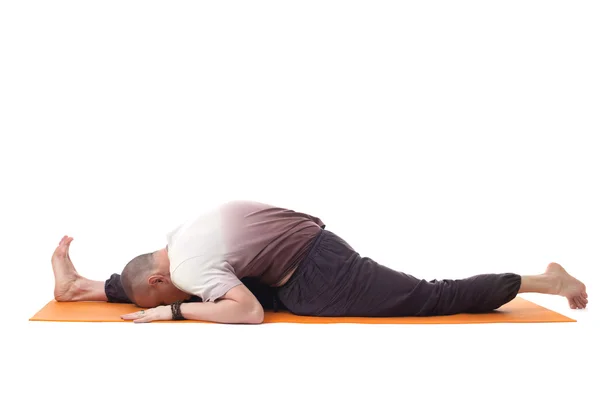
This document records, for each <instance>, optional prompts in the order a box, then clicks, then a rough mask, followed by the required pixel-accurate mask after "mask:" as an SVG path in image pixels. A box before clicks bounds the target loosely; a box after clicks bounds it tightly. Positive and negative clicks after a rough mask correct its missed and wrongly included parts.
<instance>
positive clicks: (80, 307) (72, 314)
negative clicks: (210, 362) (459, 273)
mask: <svg viewBox="0 0 600 400" xmlns="http://www.w3.org/2000/svg"><path fill="white" fill-rule="evenodd" d="M139 310H141V308H138V307H135V306H134V305H132V304H116V303H105V302H73V303H62V302H61V303H59V302H56V301H54V300H52V301H50V302H49V303H48V304H46V305H45V306H44V307H43V308H42V309H41V310H40V311H38V312H37V313H36V314H35V315H34V316H33V317H31V318H30V319H29V320H30V321H56V322H131V321H123V320H122V319H121V318H120V316H121V315H123V314H128V313H130V312H134V311H139ZM282 322H288V323H296V324H332V323H350V324H486V323H516V322H576V321H575V320H574V319H571V318H568V317H566V316H564V315H561V314H559V313H557V312H554V311H552V310H548V309H547V308H544V307H542V306H540V305H537V304H535V303H532V302H530V301H528V300H525V299H523V298H521V297H516V298H515V299H514V300H513V301H511V302H510V303H507V304H505V305H504V306H502V307H500V308H499V309H498V310H496V311H494V312H491V313H486V314H458V315H448V316H440V317H390V318H363V317H360V318H358V317H335V318H331V317H302V316H297V315H293V314H290V313H289V312H284V311H279V312H276V313H275V312H271V311H266V312H265V320H264V323H282ZM152 323H208V322H204V321H154V322H152Z"/></svg>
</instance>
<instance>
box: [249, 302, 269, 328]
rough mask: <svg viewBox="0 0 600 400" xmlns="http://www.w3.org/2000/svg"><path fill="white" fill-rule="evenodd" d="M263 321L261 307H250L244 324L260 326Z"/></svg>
mask: <svg viewBox="0 0 600 400" xmlns="http://www.w3.org/2000/svg"><path fill="white" fill-rule="evenodd" d="M264 320H265V310H263V308H262V306H260V305H258V306H255V307H252V309H250V311H249V312H248V314H247V319H246V323H248V324H262V323H263V321H264Z"/></svg>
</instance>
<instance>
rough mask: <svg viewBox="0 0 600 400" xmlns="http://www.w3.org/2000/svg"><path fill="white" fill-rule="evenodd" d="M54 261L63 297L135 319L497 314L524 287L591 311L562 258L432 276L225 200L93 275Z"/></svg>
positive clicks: (300, 221)
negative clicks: (130, 308) (123, 305)
mask: <svg viewBox="0 0 600 400" xmlns="http://www.w3.org/2000/svg"><path fill="white" fill-rule="evenodd" d="M72 240H73V239H72V238H70V237H67V236H65V237H64V238H63V239H62V240H61V242H60V244H59V246H58V247H57V249H56V251H55V252H54V255H53V257H52V265H53V269H54V274H55V290H54V296H55V298H56V300H58V301H113V302H132V303H135V304H137V305H138V306H140V307H143V308H148V309H147V310H144V311H140V312H136V313H132V314H127V315H123V316H122V318H123V319H125V320H133V321H134V322H150V321H155V320H170V319H193V320H204V321H212V322H219V323H238V324H239V323H243V324H258V323H261V322H262V321H263V317H264V309H271V308H275V309H277V308H278V307H279V306H281V308H285V309H287V310H289V311H290V312H292V313H295V314H299V315H312V316H363V317H386V316H432V315H450V314H457V313H482V312H490V311H493V310H495V309H497V308H499V307H500V306H502V305H503V304H506V303H507V302H509V301H511V300H512V299H513V298H514V297H515V296H516V295H517V294H518V293H526V292H534V293H546V294H553V295H561V296H564V297H566V298H567V299H568V301H569V304H570V306H571V308H574V309H575V308H578V309H579V308H585V307H586V305H587V303H588V300H587V297H588V296H587V293H586V288H585V285H584V284H583V283H582V282H580V281H579V280H577V279H575V278H574V277H572V276H571V275H569V274H568V273H567V272H566V271H565V270H564V269H563V268H562V266H560V265H559V264H557V263H550V264H549V265H548V267H547V269H546V271H545V273H543V274H540V275H535V276H521V275H517V274H514V273H503V274H482V275H477V276H472V277H469V278H466V279H459V280H448V279H446V280H441V281H438V280H433V281H425V280H422V279H418V278H416V277H414V276H412V275H408V274H406V273H403V272H398V271H395V270H392V269H390V268H387V267H385V266H383V265H380V264H378V263H377V262H375V261H374V260H372V259H370V258H368V257H362V256H360V255H359V253H358V252H356V251H355V250H354V249H353V248H352V247H351V246H350V245H349V244H348V243H346V242H345V241H344V240H343V239H342V238H340V237H339V236H337V235H336V234H334V233H333V232H331V231H329V230H326V229H325V224H324V223H323V222H322V221H321V220H320V219H319V218H316V217H313V216H311V215H308V214H304V213H300V212H296V211H293V210H289V209H285V208H280V207H274V206H271V205H267V204H262V203H258V202H247V201H235V202H229V203H226V204H223V205H222V206H220V207H217V208H215V209H213V210H211V211H209V212H207V213H205V214H203V215H201V216H199V217H198V218H195V219H193V220H191V221H189V222H187V223H185V224H183V225H181V226H179V227H178V228H177V229H175V230H174V231H172V232H170V233H169V234H168V235H167V246H166V247H165V248H163V249H160V250H157V251H155V252H153V253H149V254H143V255H140V256H138V257H135V258H134V259H133V260H131V261H130V262H129V263H128V264H127V265H126V266H125V268H124V269H123V272H122V274H121V275H120V276H119V275H117V274H113V275H112V276H111V277H110V278H109V279H107V280H106V281H105V282H102V281H91V280H88V279H86V278H84V277H82V276H80V275H79V274H77V271H76V270H75V268H74V266H73V263H72V262H71V260H70V257H69V246H70V244H71V241H72Z"/></svg>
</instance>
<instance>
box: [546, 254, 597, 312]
mask: <svg viewBox="0 0 600 400" xmlns="http://www.w3.org/2000/svg"><path fill="white" fill-rule="evenodd" d="M546 275H549V276H552V277H554V278H555V279H556V281H557V286H556V294H558V295H560V296H564V297H566V298H567V300H569V306H570V307H571V308H573V309H576V308H578V309H579V308H585V307H586V305H587V303H588V295H587V292H586V291H585V285H584V284H583V282H581V281H579V280H577V279H575V278H574V277H572V276H571V275H569V274H568V273H567V271H565V269H564V268H563V267H562V266H561V265H560V264H557V263H554V262H552V263H550V264H548V267H547V268H546Z"/></svg>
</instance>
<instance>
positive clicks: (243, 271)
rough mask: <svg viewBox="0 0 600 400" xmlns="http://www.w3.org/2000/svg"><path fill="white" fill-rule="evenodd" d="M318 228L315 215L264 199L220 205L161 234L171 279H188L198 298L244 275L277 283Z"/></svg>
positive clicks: (214, 293) (210, 295)
mask: <svg viewBox="0 0 600 400" xmlns="http://www.w3.org/2000/svg"><path fill="white" fill-rule="evenodd" d="M324 227H325V224H323V222H322V221H321V220H320V219H319V218H316V217H313V216H311V215H308V214H304V213H300V212H295V211H293V210H289V209H285V208H280V207H274V206H271V205H268V204H263V203H259V202H250V201H234V202H229V203H226V204H223V205H222V206H220V207H217V208H216V209H214V210H212V211H210V212H208V213H205V214H203V215H201V216H200V217H198V218H196V219H194V220H191V221H189V222H188V223H186V224H183V225H181V226H180V227H179V228H177V229H176V230H175V231H173V232H171V233H170V234H169V235H168V236H167V238H168V251H169V259H170V262H171V275H172V277H173V282H174V283H175V284H177V282H186V283H187V282H194V284H193V290H194V294H196V295H199V296H200V297H202V298H203V300H204V301H207V299H208V300H212V299H216V298H218V297H219V296H220V295H222V293H221V292H224V291H227V290H229V289H231V287H233V286H235V285H236V284H239V283H238V282H239V279H241V278H244V277H257V278H260V280H261V282H263V283H265V284H267V285H271V286H277V285H279V284H280V283H281V280H282V279H283V278H284V277H286V276H287V275H288V273H289V272H290V271H291V270H292V269H293V268H295V267H296V266H297V265H298V263H299V262H300V261H301V259H302V256H303V255H304V254H305V253H306V252H307V251H308V247H309V245H310V243H311V242H312V240H313V239H314V238H315V237H316V236H317V234H318V233H319V232H320V231H321V229H322V228H324ZM187 284H188V285H189V283H187ZM183 289H187V290H188V291H189V290H190V288H183Z"/></svg>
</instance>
